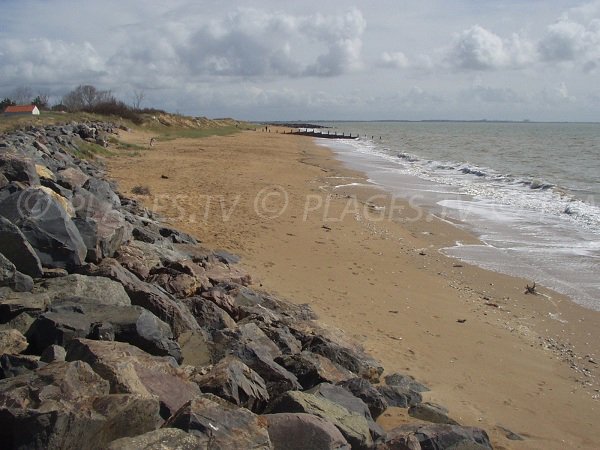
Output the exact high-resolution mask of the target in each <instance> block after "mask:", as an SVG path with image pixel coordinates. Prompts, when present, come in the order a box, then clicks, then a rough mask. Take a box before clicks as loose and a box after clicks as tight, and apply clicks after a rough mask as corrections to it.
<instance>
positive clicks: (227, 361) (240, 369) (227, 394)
mask: <svg viewBox="0 0 600 450" xmlns="http://www.w3.org/2000/svg"><path fill="white" fill-rule="evenodd" d="M195 381H196V383H198V386H200V389H201V390H202V392H210V393H212V394H215V395H217V396H218V397H221V398H223V399H225V400H227V401H230V402H231V403H235V404H236V405H238V406H243V407H244V408H247V409H249V410H251V411H254V412H261V411H262V410H263V408H264V407H265V406H266V404H267V402H268V401H269V393H268V392H267V387H266V385H265V381H264V380H263V379H262V378H261V377H260V375H258V374H257V373H256V372H254V371H253V370H252V369H250V368H249V367H248V366H247V365H246V364H244V363H243V362H242V361H240V360H239V358H236V357H235V356H226V357H225V358H223V359H222V360H221V361H219V362H218V363H217V364H215V365H214V366H213V367H212V368H211V369H210V370H209V371H208V373H207V374H206V375H202V376H200V377H198V378H196V379H195Z"/></svg>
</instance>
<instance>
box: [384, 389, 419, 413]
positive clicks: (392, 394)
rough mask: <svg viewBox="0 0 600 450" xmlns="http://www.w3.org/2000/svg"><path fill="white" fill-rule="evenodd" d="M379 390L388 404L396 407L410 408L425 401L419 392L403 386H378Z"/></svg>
mask: <svg viewBox="0 0 600 450" xmlns="http://www.w3.org/2000/svg"><path fill="white" fill-rule="evenodd" d="M375 389H377V391H379V393H380V394H381V395H382V396H383V398H384V399H385V401H386V402H387V404H388V406H394V407H396V408H408V407H409V406H413V405H417V404H419V403H421V402H422V401H423V397H422V396H421V394H420V393H419V392H416V391H412V390H410V389H409V388H407V387H402V386H385V385H381V386H376V388H375Z"/></svg>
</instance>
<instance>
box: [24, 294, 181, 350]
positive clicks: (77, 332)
mask: <svg viewBox="0 0 600 450" xmlns="http://www.w3.org/2000/svg"><path fill="white" fill-rule="evenodd" d="M107 329H109V330H110V331H109V333H110V338H107V337H106V336H105V335H102V330H104V331H105V332H106V330H107ZM27 337H28V339H29V342H30V344H31V347H30V351H32V352H34V353H38V354H39V353H41V352H42V351H43V350H44V349H45V348H46V346H47V345H48V344H49V343H52V344H58V345H62V346H65V345H66V344H68V342H69V341H71V340H72V339H74V338H77V337H81V338H92V339H103V340H117V341H121V342H128V343H130V344H132V345H135V346H136V347H139V348H140V349H142V350H144V351H145V352H147V353H150V354H151V355H156V356H172V357H173V358H175V360H176V361H181V350H180V348H179V344H177V343H176V342H175V341H173V339H172V338H173V335H172V333H171V329H170V328H169V326H168V325H167V324H166V323H164V322H163V321H161V320H160V319H159V318H157V317H156V316H155V315H154V314H152V313H151V312H150V311H147V310H145V309H144V308H141V307H139V306H112V305H110V306H107V305H101V304H97V303H95V302H94V301H89V300H87V299H85V298H77V297H75V298H71V299H65V300H63V301H60V302H55V303H54V304H53V305H52V306H51V307H50V309H49V311H48V312H46V313H44V314H42V315H40V316H39V317H38V318H37V319H36V320H35V322H34V323H33V324H32V325H31V327H30V328H29V330H28V332H27Z"/></svg>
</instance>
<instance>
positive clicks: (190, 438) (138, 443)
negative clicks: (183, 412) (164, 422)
mask: <svg viewBox="0 0 600 450" xmlns="http://www.w3.org/2000/svg"><path fill="white" fill-rule="evenodd" d="M208 441H209V440H208V438H199V437H197V436H194V435H193V434H189V433H186V432H185V431H183V430H180V429H178V428H160V429H158V430H154V431H149V432H148V433H144V434H141V435H139V436H134V437H126V438H121V439H117V440H116V441H113V442H111V443H110V444H109V446H108V450H158V449H161V450H170V449H173V450H175V449H176V450H198V449H201V448H206V446H207V444H208Z"/></svg>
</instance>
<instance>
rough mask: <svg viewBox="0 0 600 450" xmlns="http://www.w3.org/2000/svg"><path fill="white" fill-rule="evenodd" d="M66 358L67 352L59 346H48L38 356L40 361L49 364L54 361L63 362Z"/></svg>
mask: <svg viewBox="0 0 600 450" xmlns="http://www.w3.org/2000/svg"><path fill="white" fill-rule="evenodd" d="M66 356H67V351H66V350H65V348H64V347H61V346H60V345H54V344H53V345H49V346H48V347H46V348H45V349H44V351H43V352H42V355H41V356H40V361H42V362H45V363H51V362H56V361H64V360H65V359H66Z"/></svg>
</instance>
